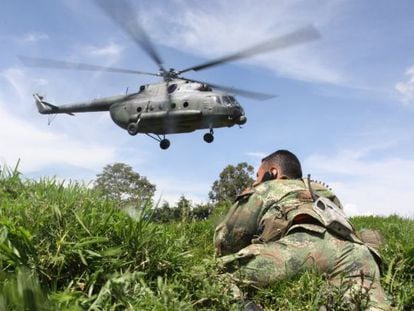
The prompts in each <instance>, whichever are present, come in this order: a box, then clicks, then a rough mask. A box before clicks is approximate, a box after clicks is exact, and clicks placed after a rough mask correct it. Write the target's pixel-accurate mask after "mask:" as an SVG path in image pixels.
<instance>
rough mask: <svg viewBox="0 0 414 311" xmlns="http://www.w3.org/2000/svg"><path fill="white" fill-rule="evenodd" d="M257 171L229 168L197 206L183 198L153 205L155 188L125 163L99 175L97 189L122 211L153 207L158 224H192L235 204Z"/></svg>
mask: <svg viewBox="0 0 414 311" xmlns="http://www.w3.org/2000/svg"><path fill="white" fill-rule="evenodd" d="M253 172H254V168H253V166H251V165H250V164H248V163H246V162H242V163H238V164H237V165H227V166H226V167H225V168H224V169H223V170H222V172H221V173H220V174H219V177H218V179H217V180H215V181H214V183H213V185H212V187H211V190H210V191H209V193H208V197H209V202H207V203H198V204H194V203H193V202H192V201H191V200H189V199H187V198H186V197H185V196H184V195H181V197H180V199H179V200H178V202H177V203H175V204H174V205H171V204H170V203H169V202H167V201H162V202H154V193H155V191H156V189H157V188H156V185H155V184H153V183H151V182H150V181H149V179H148V178H147V177H145V176H142V175H140V174H139V173H138V172H136V171H134V170H133V168H132V167H131V166H129V165H128V164H125V163H114V164H108V165H106V166H105V167H104V168H103V170H102V172H101V173H99V174H98V175H97V176H96V180H95V181H94V189H95V190H96V191H98V192H99V193H100V195H102V196H104V197H105V198H107V199H109V200H114V201H116V202H118V204H119V207H120V208H129V209H131V208H135V209H136V208H142V207H143V206H146V207H148V206H149V207H150V209H149V212H148V217H150V218H151V220H152V221H154V222H157V223H167V222H171V221H180V220H181V221H193V220H203V219H206V218H208V216H209V215H210V214H211V213H212V211H213V209H214V207H215V206H217V204H220V203H228V202H231V201H233V200H234V199H235V198H236V196H237V195H238V194H239V193H240V192H242V191H243V190H244V189H245V188H247V187H249V186H251V184H252V183H253V177H252V176H253Z"/></svg>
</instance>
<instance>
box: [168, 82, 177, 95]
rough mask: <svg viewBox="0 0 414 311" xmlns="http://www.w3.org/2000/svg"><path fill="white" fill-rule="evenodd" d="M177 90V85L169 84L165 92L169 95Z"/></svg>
mask: <svg viewBox="0 0 414 311" xmlns="http://www.w3.org/2000/svg"><path fill="white" fill-rule="evenodd" d="M176 89H177V84H175V83H174V84H170V85H169V86H168V89H167V91H168V94H171V93H173V92H174V91H175V90H176Z"/></svg>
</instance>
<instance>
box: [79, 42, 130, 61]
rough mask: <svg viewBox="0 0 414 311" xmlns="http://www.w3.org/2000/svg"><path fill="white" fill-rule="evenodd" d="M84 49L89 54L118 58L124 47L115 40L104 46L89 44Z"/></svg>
mask: <svg viewBox="0 0 414 311" xmlns="http://www.w3.org/2000/svg"><path fill="white" fill-rule="evenodd" d="M85 50H86V53H87V54H90V55H91V56H103V57H115V58H119V57H120V55H121V54H122V52H123V51H124V47H123V46H121V45H119V44H117V43H115V42H109V43H108V44H107V45H104V46H92V45H91V46H88V47H87V48H86V49H85Z"/></svg>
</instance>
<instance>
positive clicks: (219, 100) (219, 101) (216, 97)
mask: <svg viewBox="0 0 414 311" xmlns="http://www.w3.org/2000/svg"><path fill="white" fill-rule="evenodd" d="M214 99H215V100H216V103H217V104H219V105H221V99H220V96H214Z"/></svg>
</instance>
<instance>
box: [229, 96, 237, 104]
mask: <svg viewBox="0 0 414 311" xmlns="http://www.w3.org/2000/svg"><path fill="white" fill-rule="evenodd" d="M229 99H230V101H231V102H232V103H234V104H235V103H237V101H236V99H235V98H234V97H233V96H229Z"/></svg>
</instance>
